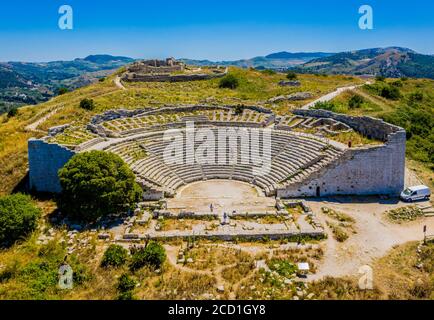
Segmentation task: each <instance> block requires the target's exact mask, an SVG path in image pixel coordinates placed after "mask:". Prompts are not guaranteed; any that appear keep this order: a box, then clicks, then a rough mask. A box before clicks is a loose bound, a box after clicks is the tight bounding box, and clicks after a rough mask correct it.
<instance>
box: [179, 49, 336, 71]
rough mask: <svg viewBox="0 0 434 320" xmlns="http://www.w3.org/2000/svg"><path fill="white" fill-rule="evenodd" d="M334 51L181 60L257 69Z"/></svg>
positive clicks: (286, 65)
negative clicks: (211, 59) (236, 58)
mask: <svg viewBox="0 0 434 320" xmlns="http://www.w3.org/2000/svg"><path fill="white" fill-rule="evenodd" d="M330 55H332V53H324V52H296V53H291V52H286V51H283V52H277V53H272V54H269V55H267V56H264V57H262V56H260V57H254V58H251V59H242V60H234V61H210V60H192V59H180V60H181V61H183V62H185V63H187V64H191V65H197V66H210V65H220V66H235V67H240V68H250V67H252V68H257V69H287V68H290V67H294V66H297V65H301V64H303V63H306V62H308V61H311V60H313V59H316V58H322V57H328V56H330Z"/></svg>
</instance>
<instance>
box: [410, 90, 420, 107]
mask: <svg viewBox="0 0 434 320" xmlns="http://www.w3.org/2000/svg"><path fill="white" fill-rule="evenodd" d="M408 101H409V103H411V104H413V103H417V102H422V101H423V93H422V92H413V93H410V95H409V96H408Z"/></svg>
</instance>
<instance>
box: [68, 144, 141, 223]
mask: <svg viewBox="0 0 434 320" xmlns="http://www.w3.org/2000/svg"><path fill="white" fill-rule="evenodd" d="M59 178H60V184H61V186H62V194H61V197H60V201H59V208H60V209H61V210H62V212H64V213H66V214H67V215H68V216H69V217H71V218H73V219H77V220H82V221H95V220H97V219H98V218H100V217H102V216H106V215H108V214H113V213H120V212H122V210H127V209H128V208H131V207H132V206H133V205H134V204H135V203H136V202H137V201H139V199H140V196H141V194H142V189H141V188H140V186H139V185H138V184H137V183H136V181H135V176H134V173H133V172H132V171H131V169H130V168H129V167H128V165H127V164H126V163H125V162H124V161H123V160H122V159H121V158H120V157H119V156H117V155H115V154H113V153H107V152H103V151H91V152H85V153H79V154H77V155H75V156H74V157H72V158H71V160H69V162H68V163H67V164H66V165H65V166H64V167H63V168H62V169H61V170H60V171H59Z"/></svg>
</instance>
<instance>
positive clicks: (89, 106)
mask: <svg viewBox="0 0 434 320" xmlns="http://www.w3.org/2000/svg"><path fill="white" fill-rule="evenodd" d="M80 108H82V109H84V110H89V111H91V110H93V109H95V104H94V102H93V100H92V99H88V98H84V99H83V100H81V101H80Z"/></svg>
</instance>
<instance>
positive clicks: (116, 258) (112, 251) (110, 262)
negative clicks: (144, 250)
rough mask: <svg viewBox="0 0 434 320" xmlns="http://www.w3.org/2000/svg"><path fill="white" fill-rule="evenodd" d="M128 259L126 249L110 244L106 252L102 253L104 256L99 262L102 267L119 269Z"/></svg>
mask: <svg viewBox="0 0 434 320" xmlns="http://www.w3.org/2000/svg"><path fill="white" fill-rule="evenodd" d="M127 259H128V251H127V249H125V248H123V247H121V246H119V245H116V244H112V245H110V246H109V247H108V248H107V250H106V251H105V252H104V256H103V258H102V261H101V265H102V266H103V267H110V266H111V267H120V266H122V265H123V264H125V262H126V261H127Z"/></svg>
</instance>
